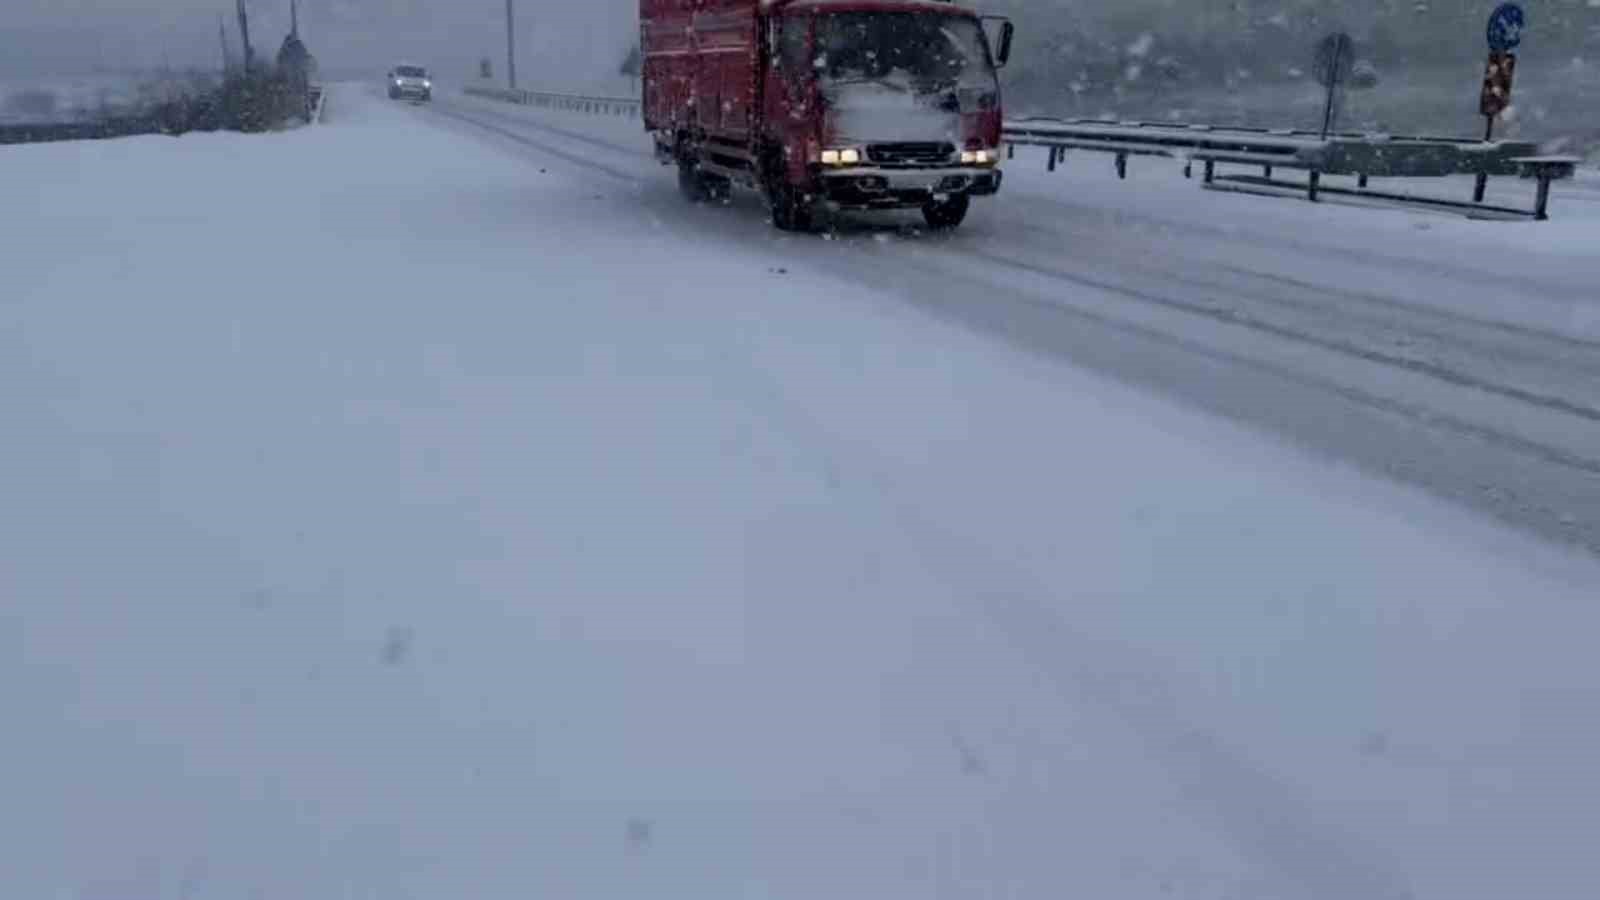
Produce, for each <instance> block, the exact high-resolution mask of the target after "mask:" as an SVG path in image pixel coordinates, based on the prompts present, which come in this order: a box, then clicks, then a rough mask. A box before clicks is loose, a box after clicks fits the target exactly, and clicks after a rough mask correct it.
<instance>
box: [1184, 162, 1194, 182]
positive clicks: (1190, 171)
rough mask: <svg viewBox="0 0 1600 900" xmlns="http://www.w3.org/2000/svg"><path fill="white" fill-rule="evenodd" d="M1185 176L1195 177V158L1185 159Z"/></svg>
mask: <svg viewBox="0 0 1600 900" xmlns="http://www.w3.org/2000/svg"><path fill="white" fill-rule="evenodd" d="M1183 177H1185V178H1193V177H1194V160H1192V159H1186V160H1184V161H1183Z"/></svg>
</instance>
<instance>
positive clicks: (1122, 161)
mask: <svg viewBox="0 0 1600 900" xmlns="http://www.w3.org/2000/svg"><path fill="white" fill-rule="evenodd" d="M1117 177H1118V178H1124V179H1125V178H1127V177H1128V154H1126V153H1118V154H1117Z"/></svg>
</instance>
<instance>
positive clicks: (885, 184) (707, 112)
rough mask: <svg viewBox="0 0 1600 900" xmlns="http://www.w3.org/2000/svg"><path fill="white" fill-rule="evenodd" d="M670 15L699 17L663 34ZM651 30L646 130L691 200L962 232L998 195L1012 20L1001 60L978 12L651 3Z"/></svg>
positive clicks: (785, 224) (834, 4) (721, 0)
mask: <svg viewBox="0 0 1600 900" xmlns="http://www.w3.org/2000/svg"><path fill="white" fill-rule="evenodd" d="M674 6H677V7H680V8H685V7H686V8H685V9H684V10H683V11H684V12H687V13H688V14H687V15H686V16H679V17H678V19H677V22H676V26H677V27H676V29H674V26H673V25H667V26H666V27H662V26H663V24H665V21H666V20H667V19H669V18H671V17H670V16H666V15H662V14H661V13H664V12H669V11H670V10H669V9H668V8H670V7H674ZM746 7H748V8H749V9H750V12H751V17H750V19H749V20H748V21H746V20H744V18H743V16H742V10H743V8H746ZM650 10H653V11H654V12H655V13H657V14H656V15H653V16H651V15H647V11H650ZM641 16H644V17H645V18H644V23H643V24H644V28H643V34H644V45H645V67H644V80H645V101H646V102H645V118H646V127H647V128H649V129H650V130H651V131H652V133H653V134H654V135H655V139H656V146H657V152H658V156H660V157H661V158H662V160H663V161H664V162H671V163H676V164H677V165H678V166H679V171H680V184H681V185H682V186H683V187H684V190H685V192H686V193H688V194H689V195H690V196H692V197H698V198H705V197H709V196H716V195H717V194H718V193H720V192H721V191H723V190H725V189H726V188H727V187H728V186H731V185H732V184H735V183H742V184H746V185H749V186H752V187H756V188H758V189H760V190H762V191H764V192H765V193H766V194H767V197H768V201H769V204H770V206H771V209H772V217H773V221H774V223H775V224H777V225H778V226H779V227H780V228H791V229H807V228H810V227H813V226H814V225H815V224H816V223H817V222H818V221H819V220H820V218H822V217H823V216H825V215H826V214H827V213H828V212H830V211H834V210H842V209H908V208H909V209H920V210H921V211H922V212H923V215H924V217H925V219H926V221H927V223H928V224H929V225H930V226H931V227H934V228H952V227H955V226H956V225H959V224H960V223H961V221H962V219H963V218H964V217H965V216H966V213H967V209H968V207H969V204H970V202H971V199H972V198H973V197H981V196H988V195H992V194H995V193H996V192H998V191H999V189H1000V183H1001V172H1000V169H999V165H998V164H999V155H998V149H999V145H1000V129H1001V120H1002V106H1001V102H1000V84H999V78H998V72H997V69H998V68H999V66H1001V65H1003V64H1004V62H1005V60H1006V57H1007V56H1008V55H1009V50H1010V44H1011V36H1012V29H1011V24H1010V23H1009V22H1006V21H1004V20H998V25H999V27H998V31H997V33H998V43H997V46H995V47H991V45H990V40H989V31H988V30H987V29H986V28H985V22H984V20H983V19H981V18H980V17H979V16H978V15H977V14H976V13H974V12H973V11H971V10H969V9H965V8H962V7H959V6H956V5H954V4H953V3H946V2H932V0H641Z"/></svg>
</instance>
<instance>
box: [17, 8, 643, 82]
mask: <svg viewBox="0 0 1600 900" xmlns="http://www.w3.org/2000/svg"><path fill="white" fill-rule="evenodd" d="M233 2H234V0H0V75H4V76H7V77H12V78H15V77H20V76H28V75H32V74H38V75H62V74H79V73H85V72H88V71H90V70H92V69H94V68H95V67H97V66H99V67H105V68H112V69H122V68H146V67H152V66H159V65H162V64H163V63H167V64H170V65H173V66H180V67H183V66H205V67H214V66H216V65H217V63H218V61H219V58H220V53H221V51H220V49H219V47H218V41H217V16H218V15H219V14H225V16H226V21H227V27H228V32H229V35H230V38H231V39H232V40H233V41H235V46H237V40H238V34H237V27H236V24H235V20H234V16H233ZM516 4H517V10H518V19H519V22H518V24H519V27H518V29H517V30H518V40H519V43H520V48H519V51H520V52H519V53H518V60H517V66H518V68H519V71H520V72H523V73H526V75H527V77H528V78H535V77H536V78H539V79H540V80H542V81H547V80H550V79H556V80H560V81H565V82H571V83H573V84H574V86H576V85H578V84H581V83H583V82H587V81H590V80H592V79H593V77H594V75H595V74H596V73H603V72H605V71H608V70H612V69H615V67H616V66H617V64H619V63H620V62H621V59H622V56H623V55H624V54H625V52H626V50H627V47H628V46H629V45H630V43H631V42H632V40H633V38H634V34H635V25H634V22H635V18H636V16H637V9H638V3H637V0H583V2H579V3H573V2H571V0H560V2H558V0H516ZM248 5H249V8H250V10H251V25H250V30H251V38H252V43H254V44H255V46H256V48H257V50H258V52H262V51H264V52H266V53H268V54H271V53H275V52H276V51H277V47H278V44H279V43H280V42H281V41H282V39H283V36H284V34H285V33H286V32H287V31H288V25H289V0H248ZM300 7H301V8H300V19H301V30H302V33H303V36H304V37H305V39H306V42H307V43H308V44H309V45H310V47H311V51H312V52H313V53H314V54H315V55H316V56H317V58H318V59H319V60H320V61H321V62H322V64H323V65H324V66H325V67H327V68H329V69H330V70H334V71H362V70H367V69H373V68H378V69H383V68H387V67H388V66H389V65H391V64H392V63H394V62H395V61H397V60H399V59H408V60H416V61H418V62H421V63H423V64H427V65H432V66H434V67H436V68H438V69H440V70H444V71H451V72H459V73H461V74H467V73H469V72H470V71H472V70H473V69H475V68H476V60H478V59H479V58H480V57H482V56H491V57H492V58H493V59H494V60H495V65H496V70H497V74H498V71H499V69H500V68H501V67H502V65H503V61H504V56H505V31H504V24H505V2H504V0H301V3H300Z"/></svg>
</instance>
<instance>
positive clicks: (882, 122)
mask: <svg viewBox="0 0 1600 900" xmlns="http://www.w3.org/2000/svg"><path fill="white" fill-rule="evenodd" d="M823 95H824V97H825V98H826V99H827V102H828V124H829V126H830V127H831V129H832V135H831V138H832V140H834V141H836V142H838V143H849V144H869V143H875V142H882V141H941V140H942V141H949V142H950V143H952V144H957V145H958V146H959V144H960V143H961V114H960V113H959V112H955V111H950V110H945V109H940V108H939V106H938V104H939V102H940V100H941V99H942V98H943V97H944V96H946V94H944V93H939V94H918V93H915V92H912V91H910V90H906V89H905V88H902V87H895V86H892V85H889V84H885V83H883V82H876V81H860V82H848V83H844V84H835V85H830V86H828V87H826V88H824V89H823Z"/></svg>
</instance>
